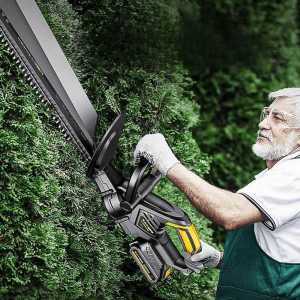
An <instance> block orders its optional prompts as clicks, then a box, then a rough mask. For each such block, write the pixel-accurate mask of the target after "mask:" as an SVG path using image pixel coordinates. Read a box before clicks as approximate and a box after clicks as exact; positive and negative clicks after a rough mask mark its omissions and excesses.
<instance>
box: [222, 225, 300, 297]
mask: <svg viewBox="0 0 300 300" xmlns="http://www.w3.org/2000/svg"><path fill="white" fill-rule="evenodd" d="M299 255H300V254H299ZM216 299H217V300H268V299H273V300H275V299H278V300H279V299H299V300H300V264H291V263H280V262H278V261H276V260H274V259H272V258H271V257H270V256H268V255H267V254H265V253H264V252H263V251H262V250H261V249H260V248H259V246H258V244H257V241H256V238H255V233H254V225H253V224H251V225H247V226H245V227H243V228H240V229H237V230H233V231H230V232H228V234H227V238H226V243H225V251H224V263H223V267H222V269H221V272H220V279H219V284H218V290H217V296H216Z"/></svg>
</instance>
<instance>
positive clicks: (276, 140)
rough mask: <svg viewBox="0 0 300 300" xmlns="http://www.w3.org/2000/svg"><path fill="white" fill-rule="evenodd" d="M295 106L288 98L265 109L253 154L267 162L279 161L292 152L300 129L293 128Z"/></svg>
mask: <svg viewBox="0 0 300 300" xmlns="http://www.w3.org/2000/svg"><path fill="white" fill-rule="evenodd" d="M294 121H295V104H294V103H293V102H291V101H289V99H287V98H278V99H276V100H275V101H274V102H273V103H272V104H271V105H270V106H269V107H268V108H266V109H265V113H264V118H263V119H262V120H261V122H260V123H259V125H258V127H259V130H258V135H257V139H256V143H255V144H254V145H253V146H252V150H253V152H254V153H255V154H256V155H257V156H259V157H261V158H263V159H265V160H278V159H280V158H281V157H283V156H285V155H287V154H288V153H290V152H292V151H293V150H294V149H295V148H296V147H297V146H298V144H297V141H298V140H299V129H296V128H293V126H295V125H294Z"/></svg>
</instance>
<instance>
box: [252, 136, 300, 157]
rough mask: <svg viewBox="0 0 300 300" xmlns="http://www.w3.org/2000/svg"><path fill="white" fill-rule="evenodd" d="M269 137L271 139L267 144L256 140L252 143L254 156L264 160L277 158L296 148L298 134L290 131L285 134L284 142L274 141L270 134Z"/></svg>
mask: <svg viewBox="0 0 300 300" xmlns="http://www.w3.org/2000/svg"><path fill="white" fill-rule="evenodd" d="M269 139H270V140H271V143H268V144H260V143H257V142H256V143H255V144H254V145H252V151H253V152H254V154H255V155H256V156H258V157H260V158H262V159H264V160H278V159H280V158H282V157H284V156H286V155H288V154H289V153H290V152H292V151H293V150H294V149H295V148H296V146H297V141H298V139H299V136H298V134H296V133H295V132H292V133H290V134H289V135H288V136H287V138H286V140H285V141H284V143H274V139H273V138H272V136H270V137H269Z"/></svg>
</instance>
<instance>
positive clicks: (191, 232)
mask: <svg viewBox="0 0 300 300" xmlns="http://www.w3.org/2000/svg"><path fill="white" fill-rule="evenodd" d="M166 225H168V226H170V227H173V228H175V229H176V231H177V234H178V236H179V238H180V240H181V242H182V245H183V248H184V251H185V252H187V253H189V254H194V253H197V252H199V251H201V240H200V237H199V234H198V232H197V229H196V227H195V225H194V224H191V225H188V226H182V225H178V224H174V223H171V222H167V223H166Z"/></svg>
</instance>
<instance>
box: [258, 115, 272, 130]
mask: <svg viewBox="0 0 300 300" xmlns="http://www.w3.org/2000/svg"><path fill="white" fill-rule="evenodd" d="M258 127H259V129H271V126H270V120H269V117H266V118H264V119H263V120H261V121H260V123H259V124H258Z"/></svg>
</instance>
